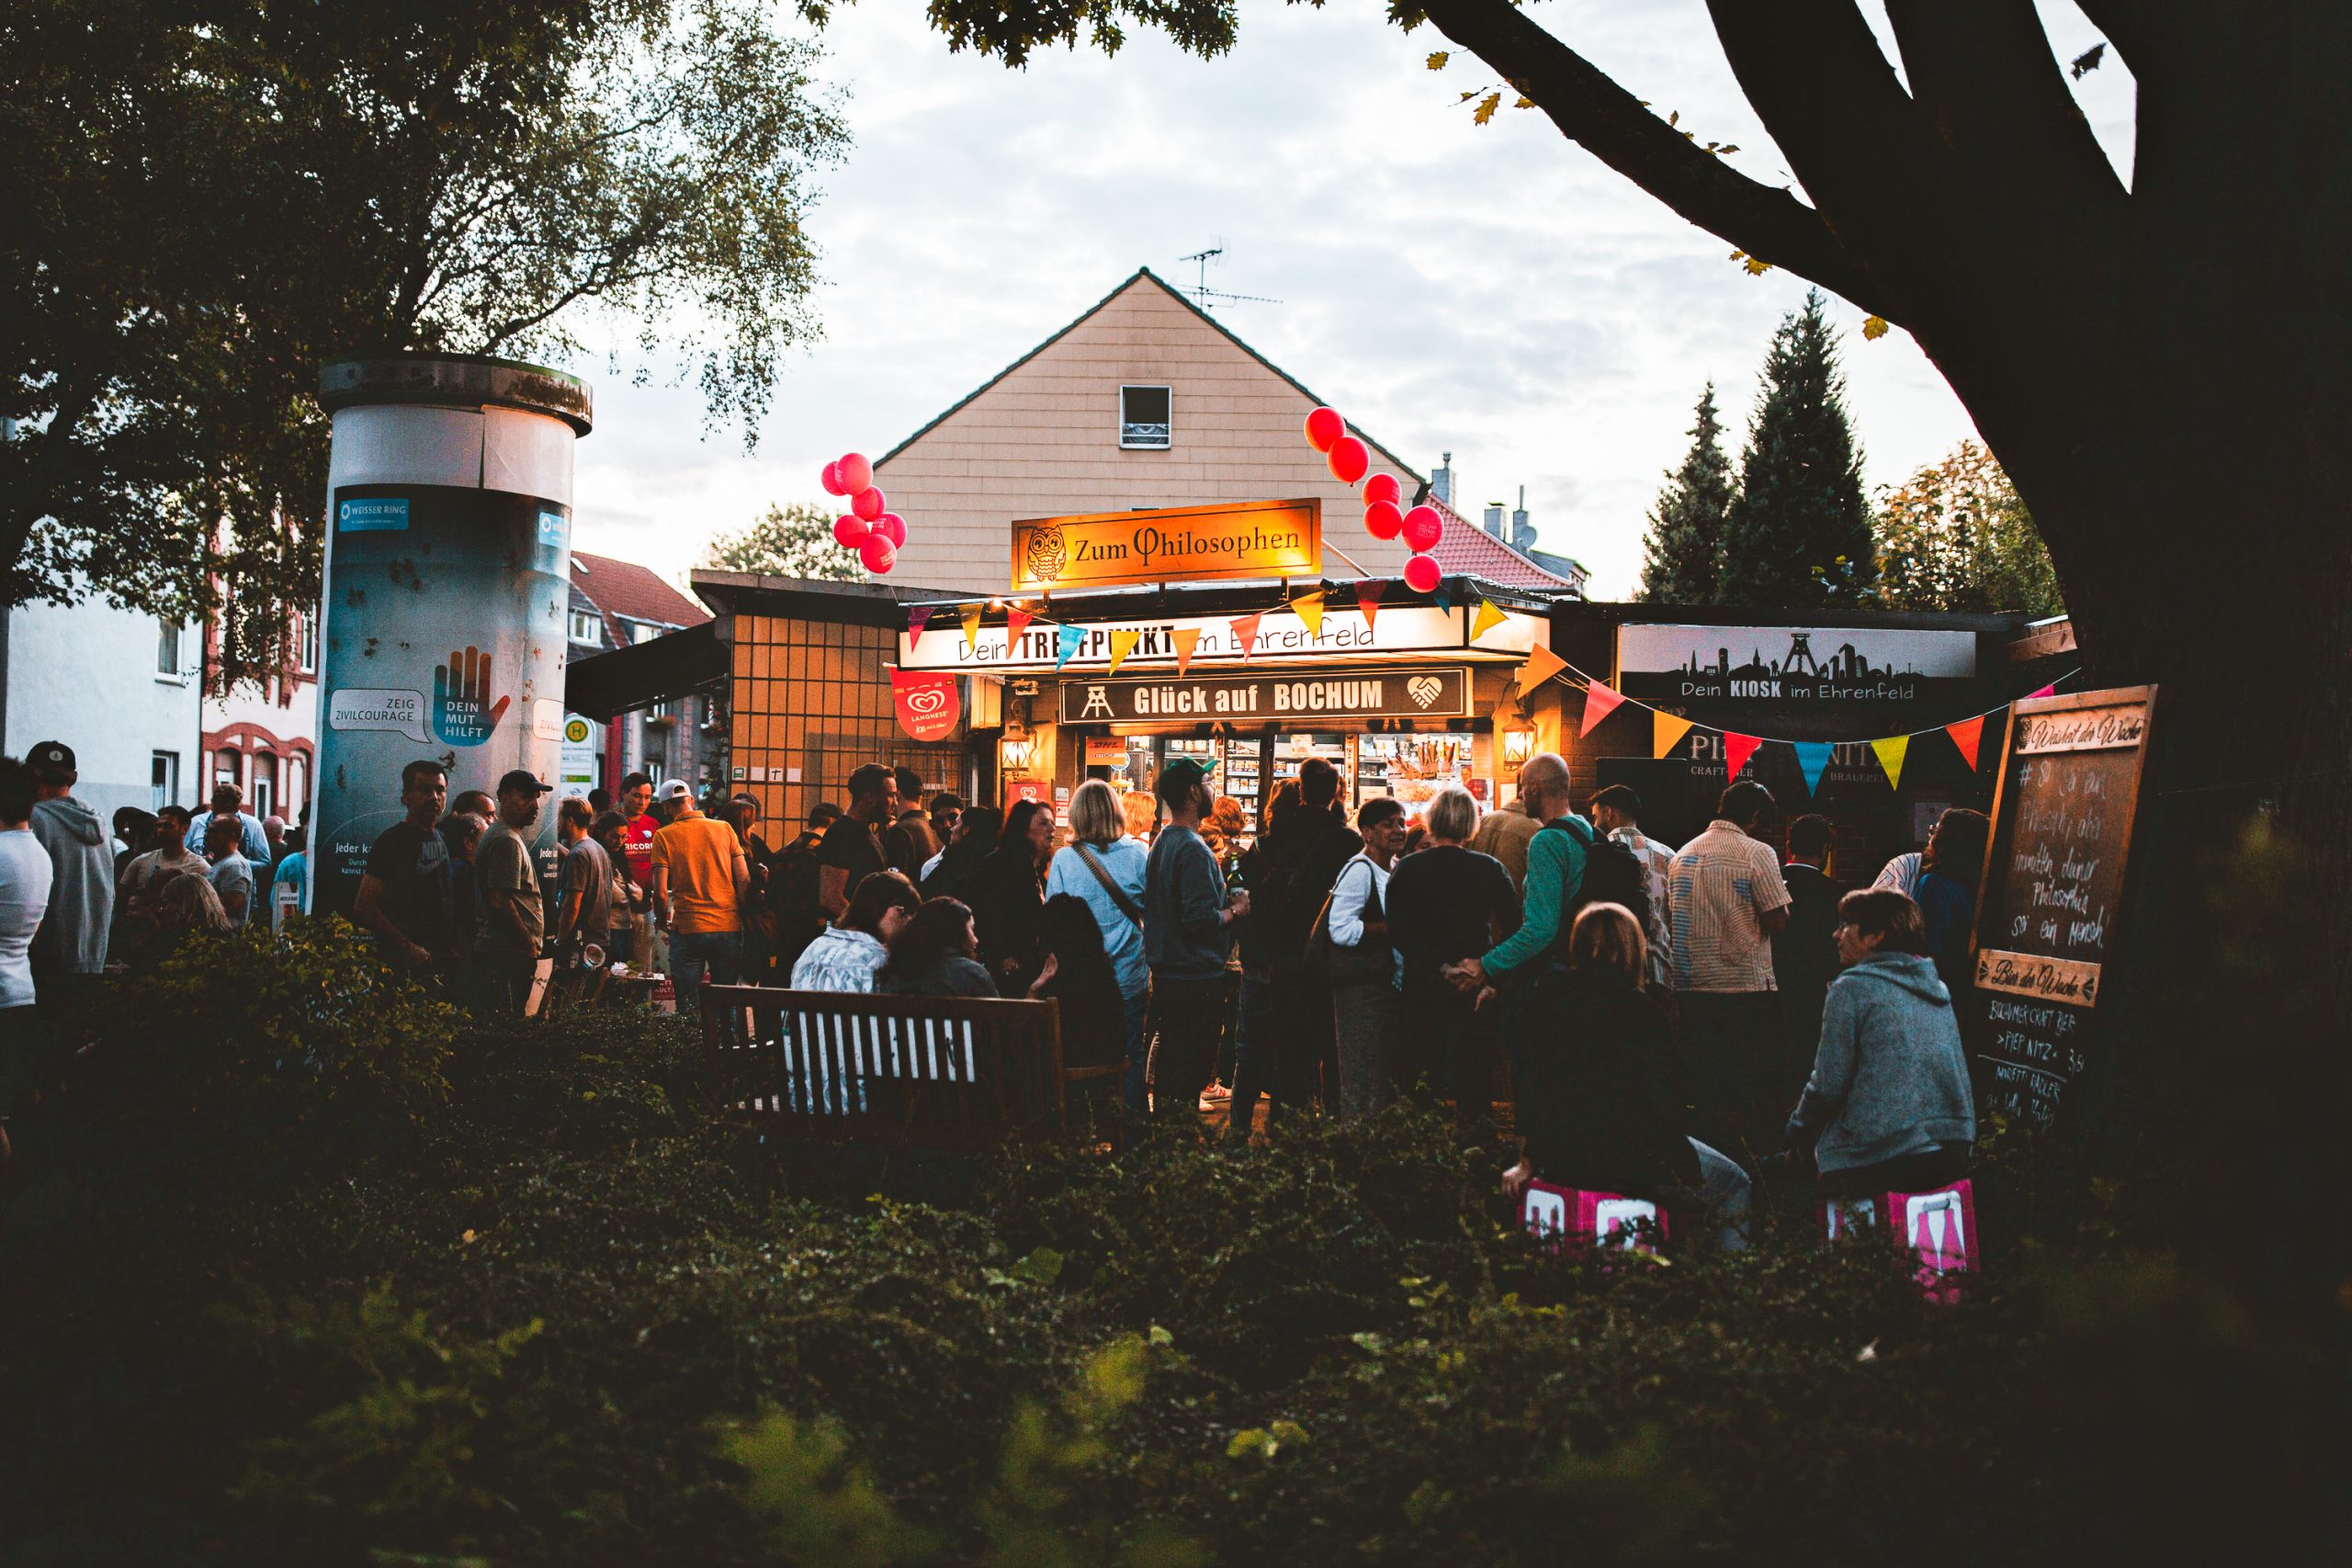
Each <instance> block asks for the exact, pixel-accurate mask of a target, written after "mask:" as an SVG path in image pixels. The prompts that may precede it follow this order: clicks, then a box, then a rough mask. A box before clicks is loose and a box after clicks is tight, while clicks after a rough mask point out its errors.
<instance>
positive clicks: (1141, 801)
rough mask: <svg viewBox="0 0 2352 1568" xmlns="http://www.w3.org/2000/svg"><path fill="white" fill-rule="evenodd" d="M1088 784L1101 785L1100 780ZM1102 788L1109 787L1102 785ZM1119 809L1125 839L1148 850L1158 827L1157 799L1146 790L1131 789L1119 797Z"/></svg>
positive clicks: (1157, 797)
mask: <svg viewBox="0 0 2352 1568" xmlns="http://www.w3.org/2000/svg"><path fill="white" fill-rule="evenodd" d="M1088 782H1089V783H1091V784H1102V783H1103V781H1102V780H1100V779H1092V780H1089V781H1088ZM1110 787H1111V786H1110V785H1109V784H1103V788H1105V789H1109V788H1110ZM1114 793H1116V792H1114ZM1119 809H1120V811H1121V812H1122V813H1124V814H1125V818H1126V823H1127V837H1129V838H1130V839H1133V840H1135V841H1136V842H1137V843H1139V844H1142V845H1144V846H1146V847H1147V848H1148V847H1149V845H1150V843H1151V835H1152V830H1153V829H1156V828H1158V827H1159V796H1158V795H1154V794H1152V793H1151V791H1149V790H1148V789H1131V790H1128V791H1127V792H1126V793H1125V794H1124V795H1120V796H1119Z"/></svg>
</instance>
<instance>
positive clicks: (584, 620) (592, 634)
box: [571, 610, 605, 648]
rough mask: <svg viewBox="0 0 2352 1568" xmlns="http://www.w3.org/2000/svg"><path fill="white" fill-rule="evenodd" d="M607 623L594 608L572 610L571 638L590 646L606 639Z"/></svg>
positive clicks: (592, 646)
mask: <svg viewBox="0 0 2352 1568" xmlns="http://www.w3.org/2000/svg"><path fill="white" fill-rule="evenodd" d="M604 632H605V623H604V622H603V621H602V620H601V619H599V618H598V617H597V615H596V612H595V611H594V610H574V611H572V612H571V640H572V641H574V642H582V643H586V644H587V645H588V646H589V647H590V648H594V647H595V646H596V645H597V644H599V643H601V642H603V641H604V640H605V636H604Z"/></svg>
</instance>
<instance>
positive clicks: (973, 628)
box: [964, 604, 980, 652]
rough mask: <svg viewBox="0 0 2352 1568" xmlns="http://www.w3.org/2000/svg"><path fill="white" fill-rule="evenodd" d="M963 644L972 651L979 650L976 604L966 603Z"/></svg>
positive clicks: (978, 618)
mask: <svg viewBox="0 0 2352 1568" xmlns="http://www.w3.org/2000/svg"><path fill="white" fill-rule="evenodd" d="M964 646H965V647H967V648H968V649H972V650H973V651H974V652H978V650H979V646H980V607H979V606H978V604H972V605H967V607H966V608H965V611H964Z"/></svg>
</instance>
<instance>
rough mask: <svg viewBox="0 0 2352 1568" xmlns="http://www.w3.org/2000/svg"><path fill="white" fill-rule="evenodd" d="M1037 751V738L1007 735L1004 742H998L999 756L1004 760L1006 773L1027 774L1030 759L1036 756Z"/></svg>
mask: <svg viewBox="0 0 2352 1568" xmlns="http://www.w3.org/2000/svg"><path fill="white" fill-rule="evenodd" d="M1036 750H1037V742H1036V739H1035V737H1033V736H1028V735H1013V734H1011V733H1007V734H1006V736H1005V738H1004V739H1002V740H1001V741H999V742H997V755H998V756H999V757H1000V758H1001V759H1002V761H1003V762H1004V771H1005V772H1006V773H1027V772H1028V771H1029V759H1030V758H1031V757H1032V756H1033V755H1035V752H1036Z"/></svg>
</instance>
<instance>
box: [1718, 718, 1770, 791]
mask: <svg viewBox="0 0 2352 1568" xmlns="http://www.w3.org/2000/svg"><path fill="white" fill-rule="evenodd" d="M1763 744H1764V742H1763V741H1761V740H1758V739H1757V738H1756V737H1755V736H1753V735H1734V734H1732V733H1731V732H1730V731H1729V730H1725V731H1724V783H1725V784H1729V783H1731V781H1732V780H1734V779H1736V778H1737V777H1739V770H1740V769H1742V768H1744V767H1746V766H1747V759H1749V758H1750V757H1753V756H1754V755H1756V749H1757V748H1758V746H1761V745H1763Z"/></svg>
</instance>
